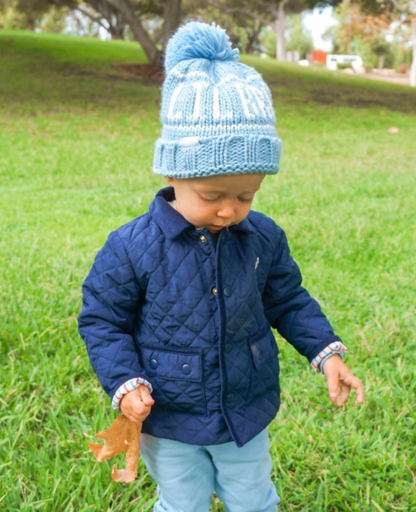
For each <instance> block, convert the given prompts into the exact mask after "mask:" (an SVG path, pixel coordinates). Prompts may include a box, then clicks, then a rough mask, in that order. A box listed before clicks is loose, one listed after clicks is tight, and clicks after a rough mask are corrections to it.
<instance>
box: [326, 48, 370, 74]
mask: <svg viewBox="0 0 416 512" xmlns="http://www.w3.org/2000/svg"><path fill="white" fill-rule="evenodd" d="M338 64H351V67H352V69H353V70H354V71H355V72H356V73H363V72H365V68H364V62H363V59H362V58H361V57H360V56H359V55H335V54H332V53H328V55H327V56H326V67H327V69H330V70H331V71H336V70H337V69H338Z"/></svg>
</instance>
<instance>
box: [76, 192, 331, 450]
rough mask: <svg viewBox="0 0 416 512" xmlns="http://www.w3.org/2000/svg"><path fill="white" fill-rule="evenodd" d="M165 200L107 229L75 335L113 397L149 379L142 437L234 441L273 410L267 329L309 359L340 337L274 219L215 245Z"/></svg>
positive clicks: (272, 350) (242, 227) (236, 229)
mask: <svg viewBox="0 0 416 512" xmlns="http://www.w3.org/2000/svg"><path fill="white" fill-rule="evenodd" d="M173 199H174V189H173V188H172V187H167V188H164V189H162V190H160V191H159V192H158V193H157V195H156V197H155V199H154V200H153V201H152V203H151V205H150V208H149V212H147V213H145V214H144V215H141V216H140V217H138V218H136V219H134V220H132V221H131V222H129V223H128V224H125V225H124V226H122V227H120V228H119V229H117V230H115V231H113V232H111V233H110V235H109V236H108V239H107V241H106V243H105V245H104V247H103V248H102V249H101V250H100V251H99V252H98V254H97V256H96V258H95V261H94V264H93V267H92V269H91V271H90V272H89V274H88V276H87V278H86V280H85V282H84V284H83V287H82V288H83V307H82V311H81V313H80V314H79V317H78V326H79V332H80V334H81V336H82V338H83V339H84V341H85V343H86V346H87V350H88V355H89V358H90V361H91V364H92V366H93V368H94V370H95V372H96V374H97V376H98V378H99V380H100V383H101V385H102V386H103V388H104V390H105V391H106V393H107V394H108V395H109V396H110V397H112V396H113V395H114V393H115V391H116V390H117V389H118V388H119V386H121V385H122V384H123V383H124V382H126V381H127V380H129V379H132V378H136V377H142V378H144V379H146V380H148V381H149V382H150V383H151V384H152V386H153V393H152V396H153V398H154V400H155V404H154V406H153V407H152V411H151V413H150V415H149V416H148V417H147V418H146V420H145V421H144V423H143V432H145V433H149V434H152V435H154V436H156V437H164V438H169V439H176V440H178V441H182V442H186V443H190V444H201V445H206V444H219V443H224V442H228V441H232V440H234V441H235V443H236V444H237V446H243V445H244V444H245V443H247V442H248V441H250V440H251V439H252V438H253V437H254V436H255V435H257V434H258V433H259V432H260V431H261V430H263V429H264V428H265V427H266V426H267V425H268V424H269V423H270V422H271V421H272V420H273V418H274V417H275V415H276V413H277V411H278V409H279V404H280V387H279V361H278V347H277V344H276V341H275V338H274V334H273V331H272V330H271V327H272V328H274V329H277V331H278V332H279V333H280V334H281V335H282V337H283V338H285V339H286V340H288V341H289V342H290V343H291V344H292V345H293V346H294V347H295V348H296V349H297V350H298V351H299V352H300V353H301V354H303V355H304V356H305V357H306V358H307V359H308V360H309V361H311V360H312V359H313V358H314V357H315V356H316V355H317V354H318V353H319V352H320V351H321V350H322V349H324V348H325V347H326V346H327V345H329V343H331V342H333V341H335V340H339V339H340V338H339V337H338V336H335V335H334V333H333V330H332V328H331V325H330V323H329V322H328V320H327V319H326V317H325V315H324V314H323V312H322V311H321V309H320V307H319V305H318V303H317V302H316V300H315V299H313V298H312V297H311V296H310V295H309V293H308V292H307V291H306V290H305V288H303V287H302V286H301V281H302V277H301V274H300V271H299V268H298V266H297V264H296V263H295V261H294V260H293V259H292V257H291V255H290V252H289V247H288V243H287V239H286V236H285V234H284V232H283V230H282V229H281V228H280V227H278V226H277V225H276V224H275V223H274V221H273V220H272V219H270V218H269V217H267V216H265V215H263V214H261V213H258V212H255V211H250V213H249V215H248V217H246V219H244V220H243V221H242V222H241V223H240V224H238V225H234V226H230V227H229V228H228V229H223V230H222V231H221V232H220V234H219V235H218V237H217V240H214V237H213V236H211V235H210V233H209V231H208V230H207V229H196V228H195V227H194V226H193V225H192V224H190V223H189V222H188V221H187V220H186V219H185V218H184V217H183V216H182V215H181V214H180V213H178V212H177V211H176V210H175V209H174V208H172V207H171V206H170V205H169V204H168V201H172V200H173Z"/></svg>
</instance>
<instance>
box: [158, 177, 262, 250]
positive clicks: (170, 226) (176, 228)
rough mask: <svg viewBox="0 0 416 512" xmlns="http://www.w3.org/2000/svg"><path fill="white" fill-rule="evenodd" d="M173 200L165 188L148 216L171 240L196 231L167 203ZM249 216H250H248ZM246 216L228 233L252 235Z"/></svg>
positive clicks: (173, 194) (169, 190)
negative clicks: (183, 233)
mask: <svg viewBox="0 0 416 512" xmlns="http://www.w3.org/2000/svg"><path fill="white" fill-rule="evenodd" d="M174 199H175V190H174V188H173V187H165V188H162V189H160V190H159V192H158V193H157V194H156V196H155V198H154V199H153V201H152V202H151V204H150V206H149V211H150V214H151V215H152V218H153V219H154V221H155V222H156V224H157V225H158V226H159V227H160V229H161V230H162V231H163V233H164V234H165V236H166V238H169V239H171V240H173V239H174V238H176V237H178V236H179V235H180V234H181V233H182V232H183V231H185V230H186V229H193V230H196V228H195V226H194V225H193V224H191V223H190V222H188V221H187V220H186V219H185V217H183V216H182V215H181V214H180V213H179V212H178V211H176V210H175V209H174V208H172V206H171V205H170V204H169V203H168V201H173V200H174ZM249 215H250V214H249ZM248 217H249V216H247V217H246V218H245V219H244V220H242V221H241V222H240V223H239V224H235V225H233V226H230V227H229V228H228V229H229V231H245V232H247V233H254V229H253V227H252V225H251V222H250V221H249V219H248Z"/></svg>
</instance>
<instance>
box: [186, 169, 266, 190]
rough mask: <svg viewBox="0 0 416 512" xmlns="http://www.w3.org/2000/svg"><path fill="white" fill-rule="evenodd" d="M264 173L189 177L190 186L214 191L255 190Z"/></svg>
mask: <svg viewBox="0 0 416 512" xmlns="http://www.w3.org/2000/svg"><path fill="white" fill-rule="evenodd" d="M264 176H265V175H264V174H260V173H255V174H232V175H227V174H223V175H219V176H207V177H204V178H191V179H190V180H189V181H192V186H193V187H194V188H197V189H199V190H201V189H204V190H210V191H215V192H217V191H218V192H226V191H229V190H239V191H241V190H244V191H247V192H249V191H255V190H258V189H259V188H260V185H261V182H262V181H263V178H264Z"/></svg>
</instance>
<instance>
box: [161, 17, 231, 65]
mask: <svg viewBox="0 0 416 512" xmlns="http://www.w3.org/2000/svg"><path fill="white" fill-rule="evenodd" d="M187 59H208V60H230V61H238V59H239V50H238V48H232V47H231V42H230V40H229V37H228V35H227V34H226V32H225V30H224V29H223V28H221V27H220V26H219V25H216V24H215V22H212V23H211V25H208V24H207V23H201V22H199V21H190V22H189V23H187V24H186V25H182V26H181V27H179V29H178V30H177V31H176V33H175V34H174V35H173V36H172V37H171V38H170V40H169V42H168V44H167V48H166V56H165V62H164V65H165V71H166V73H169V71H170V70H171V69H172V68H173V67H175V66H176V64H178V63H179V62H181V61H182V60H187Z"/></svg>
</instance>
